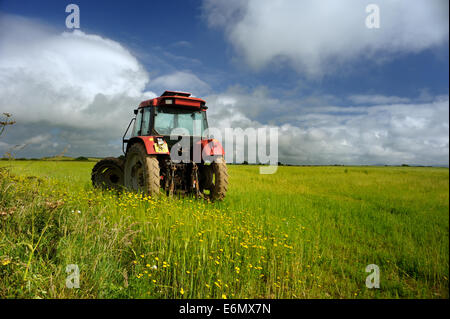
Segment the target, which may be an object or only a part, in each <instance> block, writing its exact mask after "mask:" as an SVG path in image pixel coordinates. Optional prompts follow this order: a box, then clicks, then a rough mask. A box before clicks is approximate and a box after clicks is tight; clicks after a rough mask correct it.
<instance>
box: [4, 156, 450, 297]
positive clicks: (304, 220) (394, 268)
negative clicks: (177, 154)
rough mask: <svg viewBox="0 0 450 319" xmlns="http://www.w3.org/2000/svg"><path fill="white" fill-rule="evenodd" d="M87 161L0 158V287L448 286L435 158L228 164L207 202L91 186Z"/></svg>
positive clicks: (335, 290) (130, 291) (313, 292)
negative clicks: (215, 195)
mask: <svg viewBox="0 0 450 319" xmlns="http://www.w3.org/2000/svg"><path fill="white" fill-rule="evenodd" d="M93 165H94V162H75V161H64V162H63V161H61V162H57V161H54V162H51V161H2V162H0V168H3V169H1V170H0V298H18V297H22V298H448V297H449V292H448V289H449V288H448V287H449V286H448V277H449V170H448V169H447V168H413V167H279V168H278V172H277V173H276V174H274V175H260V174H259V173H258V172H259V170H258V166H244V165H230V166H229V167H228V170H229V176H230V180H229V183H230V185H229V192H228V194H227V197H226V198H225V200H224V201H223V202H218V203H207V202H205V201H202V200H195V199H193V198H182V199H169V198H166V197H163V198H161V199H159V200H153V199H151V198H140V196H138V195H136V194H121V195H117V194H115V193H112V192H101V191H98V190H94V189H93V188H92V186H91V182H90V171H91V169H92V167H93ZM5 168H6V169H5ZM69 264H76V265H77V266H78V267H79V269H80V288H79V289H76V288H74V289H69V288H66V277H67V276H68V274H67V273H66V266H67V265H69ZM369 264H376V265H378V266H379V268H380V286H381V287H380V289H368V288H366V285H365V281H366V277H367V276H368V275H369V273H366V272H365V268H366V266H367V265H369Z"/></svg>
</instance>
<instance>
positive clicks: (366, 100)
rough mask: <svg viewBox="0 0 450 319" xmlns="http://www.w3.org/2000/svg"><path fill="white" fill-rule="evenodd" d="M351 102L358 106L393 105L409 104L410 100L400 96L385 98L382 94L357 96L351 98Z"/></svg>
mask: <svg viewBox="0 0 450 319" xmlns="http://www.w3.org/2000/svg"><path fill="white" fill-rule="evenodd" d="M349 100H350V101H351V102H353V103H356V104H393V103H408V102H409V101H410V99H409V98H405V97H399V96H385V95H380V94H374V95H362V94H355V95H351V96H349Z"/></svg>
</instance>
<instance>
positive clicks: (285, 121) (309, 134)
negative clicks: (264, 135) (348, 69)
mask: <svg viewBox="0 0 450 319" xmlns="http://www.w3.org/2000/svg"><path fill="white" fill-rule="evenodd" d="M261 92H262V91H261V90H255V91H254V92H247V94H244V92H242V90H236V89H232V90H230V91H229V92H227V93H223V94H217V95H212V96H209V97H207V101H208V102H209V103H208V105H209V111H210V113H209V118H210V125H212V126H217V127H218V128H220V129H222V130H223V129H224V128H225V127H241V128H243V129H245V128H248V127H256V128H257V127H264V128H268V127H277V128H278V130H279V158H280V161H281V162H284V163H291V164H314V165H317V164H323V165H326V164H346V165H352V164H353V165H354V164H358V165H359V164H367V165H376V164H391V165H398V164H404V163H405V164H413V165H416V164H418V165H448V163H449V137H448V134H449V122H448V115H449V109H448V105H449V97H448V96H439V97H435V98H434V99H433V100H432V101H430V102H426V103H422V102H416V101H409V100H408V99H405V101H409V102H407V103H402V102H403V99H402V98H398V99H392V98H391V99H390V98H389V97H385V98H381V97H378V98H377V100H380V101H385V102H388V103H380V104H376V105H368V106H361V105H350V106H345V107H343V106H333V105H326V104H325V105H322V106H320V105H315V106H311V105H310V104H308V103H307V102H305V101H307V100H308V99H306V100H304V101H293V100H290V101H282V100H279V99H276V98H270V96H268V95H267V93H266V92H265V91H264V90H263V92H265V93H261ZM257 104H259V105H261V106H264V105H265V106H267V107H265V108H264V107H261V109H262V110H263V112H264V113H265V118H266V119H267V118H269V119H270V120H264V119H263V118H261V119H260V120H259V121H255V120H251V117H250V116H249V114H251V113H252V112H253V111H252V109H255V108H256V107H255V105H257ZM280 110H282V112H280ZM249 112H250V113H249ZM283 112H287V114H285V115H282V114H280V113H283ZM241 144H242V145H238V146H237V148H238V149H240V150H242V149H243V148H244V147H245V145H244V144H243V143H241Z"/></svg>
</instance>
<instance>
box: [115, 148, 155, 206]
mask: <svg viewBox="0 0 450 319" xmlns="http://www.w3.org/2000/svg"><path fill="white" fill-rule="evenodd" d="M124 175H125V187H126V188H128V189H129V190H131V191H135V192H140V193H143V194H145V195H149V196H151V197H157V196H158V195H159V192H160V172H159V162H158V159H157V158H156V156H155V155H148V154H147V151H146V149H145V147H144V145H143V144H141V143H136V144H133V145H132V146H131V147H130V148H129V149H128V151H127V155H126V158H125V169H124Z"/></svg>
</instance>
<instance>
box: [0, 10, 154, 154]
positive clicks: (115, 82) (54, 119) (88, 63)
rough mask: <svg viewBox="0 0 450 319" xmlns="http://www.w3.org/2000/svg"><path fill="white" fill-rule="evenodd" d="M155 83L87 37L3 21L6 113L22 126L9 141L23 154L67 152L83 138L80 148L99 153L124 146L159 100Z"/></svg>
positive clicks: (114, 50)
mask: <svg viewBox="0 0 450 319" xmlns="http://www.w3.org/2000/svg"><path fill="white" fill-rule="evenodd" d="M148 81H149V76H148V74H147V71H146V70H145V69H144V68H143V66H142V65H141V64H140V63H139V62H138V60H137V59H136V58H135V57H134V56H133V55H132V54H131V53H130V52H129V51H128V50H127V49H126V48H125V47H124V46H122V45H121V44H119V43H118V42H115V41H113V40H110V39H106V38H103V37H100V36H97V35H93V34H86V33H84V32H81V31H74V32H63V33H59V32H56V31H55V30H53V29H52V28H50V27H48V26H46V25H44V24H42V23H41V22H37V21H34V20H31V19H28V18H23V17H19V16H12V15H2V16H1V17H0V96H1V99H0V110H2V112H10V113H12V114H13V116H14V119H15V120H16V121H17V124H16V125H15V126H14V127H11V128H10V129H9V132H8V135H7V136H6V137H5V136H4V137H2V139H3V138H8V140H10V139H11V140H13V141H16V142H15V143H17V144H20V145H26V147H25V148H24V151H26V150H30V152H31V150H33V149H34V150H35V151H37V152H38V153H39V151H41V152H45V151H47V152H49V151H53V149H52V148H53V147H54V146H55V145H56V146H58V145H59V146H60V147H61V148H64V147H65V145H68V144H74V143H73V139H74V138H75V135H74V132H78V134H82V135H83V139H82V140H79V142H80V143H81V144H80V145H86V144H87V143H86V142H83V140H90V139H91V137H92V138H93V139H94V140H93V142H94V143H97V145H104V144H105V143H106V142H107V141H108V140H110V139H116V140H117V143H119V141H120V137H121V135H122V132H123V130H124V129H125V127H126V125H127V124H128V121H129V120H130V119H131V117H132V116H133V113H132V110H133V108H134V107H136V106H137V105H138V103H139V102H140V101H142V100H144V99H149V98H152V97H155V96H156V94H155V93H153V92H148V91H147V92H146V91H145V88H146V85H147V84H148ZM19 128H21V129H22V130H29V132H22V133H23V134H22V133H20V132H17V130H18V129H19ZM31 132H33V134H34V135H30V134H31ZM49 132H52V133H51V134H49ZM68 132H70V133H68ZM30 136H32V137H30ZM44 137H45V140H43V138H44ZM94 137H95V138H94ZM57 141H59V142H57ZM38 144H39V145H40V147H39V149H38V146H37V145H38ZM5 147H6V146H4V147H2V149H3V150H4V148H5ZM45 147H47V149H45ZM98 149H102V147H100V146H98ZM78 150H81V151H82V148H81V149H78ZM89 151H90V152H91V154H92V153H95V148H90V149H89ZM117 151H118V150H117V149H115V150H113V151H112V152H111V153H113V154H114V153H117ZM106 152H107V149H102V152H101V153H102V154H104V155H107V154H108V153H106ZM105 153H106V154H105ZM111 153H110V154H111ZM41 155H47V154H41Z"/></svg>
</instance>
